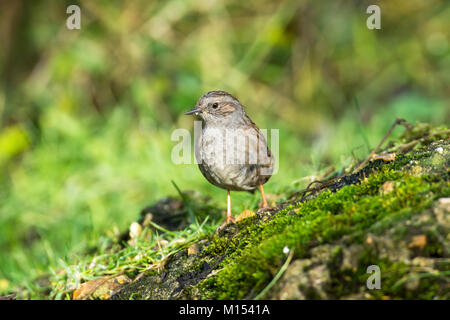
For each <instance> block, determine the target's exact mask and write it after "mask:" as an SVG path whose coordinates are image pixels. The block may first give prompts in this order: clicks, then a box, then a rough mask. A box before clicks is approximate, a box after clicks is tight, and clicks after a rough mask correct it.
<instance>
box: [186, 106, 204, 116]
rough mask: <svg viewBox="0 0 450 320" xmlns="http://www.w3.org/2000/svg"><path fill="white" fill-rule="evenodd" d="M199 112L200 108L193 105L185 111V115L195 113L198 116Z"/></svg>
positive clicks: (200, 111)
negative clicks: (192, 107)
mask: <svg viewBox="0 0 450 320" xmlns="http://www.w3.org/2000/svg"><path fill="white" fill-rule="evenodd" d="M200 113H202V110H201V109H200V108H198V107H195V108H194V109H191V110H189V111H188V112H186V113H185V115H190V114H195V115H196V116H198V115H199V114H200Z"/></svg>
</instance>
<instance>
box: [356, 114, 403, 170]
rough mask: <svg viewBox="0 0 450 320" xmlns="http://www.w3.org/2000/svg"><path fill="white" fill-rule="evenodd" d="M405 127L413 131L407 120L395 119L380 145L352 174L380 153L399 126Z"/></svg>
mask: <svg viewBox="0 0 450 320" xmlns="http://www.w3.org/2000/svg"><path fill="white" fill-rule="evenodd" d="M400 124H401V125H404V126H405V127H406V128H407V129H411V128H412V126H411V124H409V123H408V122H407V121H406V120H405V119H402V118H397V119H395V122H394V123H393V124H392V126H391V127H390V128H389V130H388V132H387V133H386V135H385V136H384V138H383V139H382V140H381V141H380V143H379V144H378V145H377V146H376V147H375V149H373V150H372V152H370V154H369V155H368V156H367V158H366V159H365V160H364V161H363V162H361V164H360V165H359V166H358V167H357V168H356V169H354V170H353V172H352V173H356V172H358V171H359V170H361V169H362V168H364V167H365V166H366V164H367V163H368V162H369V161H370V159H372V157H373V155H374V154H375V153H377V152H378V150H380V148H381V146H382V145H383V143H384V142H385V141H386V140H387V138H389V136H390V135H391V133H392V131H393V130H394V128H395V127H396V126H398V125H400Z"/></svg>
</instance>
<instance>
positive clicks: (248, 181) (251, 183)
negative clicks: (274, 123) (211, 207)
mask: <svg viewBox="0 0 450 320" xmlns="http://www.w3.org/2000/svg"><path fill="white" fill-rule="evenodd" d="M196 148H197V154H198V155H199V156H200V159H198V160H199V161H200V163H199V168H200V171H201V172H202V174H203V175H204V176H205V178H206V179H207V180H208V181H209V182H210V183H212V184H214V185H216V186H218V187H220V188H223V189H229V190H238V191H241V190H246V191H252V190H254V189H256V188H257V187H258V185H260V184H264V183H266V182H267V180H269V178H270V176H271V174H272V171H273V165H274V159H273V156H272V153H271V152H270V150H269V149H268V147H267V143H266V140H265V138H264V136H263V135H262V133H261V131H260V130H259V129H258V128H257V127H246V128H245V129H239V128H233V129H232V130H231V129H230V128H225V127H214V128H213V127H204V128H203V130H202V136H201V137H200V139H199V140H198V142H197V143H196Z"/></svg>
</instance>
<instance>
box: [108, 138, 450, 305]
mask: <svg viewBox="0 0 450 320" xmlns="http://www.w3.org/2000/svg"><path fill="white" fill-rule="evenodd" d="M449 153H450V145H449V140H448V138H446V139H442V140H438V141H434V142H432V143H430V144H428V145H426V146H424V147H422V148H420V149H418V150H415V151H409V152H408V153H403V154H401V153H400V154H397V155H396V157H395V160H393V161H386V160H385V159H379V160H375V161H371V162H370V163H369V164H368V165H367V166H365V167H364V168H363V169H362V170H360V171H358V172H356V173H354V174H351V175H347V176H344V177H341V178H338V179H336V180H335V181H334V182H333V183H332V184H331V185H328V186H327V187H326V188H323V189H321V190H317V191H316V192H313V193H311V194H309V195H308V196H307V197H304V198H303V199H300V198H298V199H295V198H294V199H292V201H289V202H286V203H282V204H279V205H278V206H277V207H275V208H272V209H270V210H267V211H264V212H260V213H257V214H256V215H253V216H251V217H248V218H246V219H242V220H241V221H239V222H238V223H236V224H234V223H233V224H230V225H228V226H226V227H225V228H224V229H222V230H220V231H218V232H216V233H215V234H214V235H212V236H210V237H209V238H208V239H205V240H202V241H200V242H198V243H195V244H193V245H192V246H191V247H189V248H186V249H183V250H181V251H178V252H177V253H175V254H174V255H172V256H170V257H168V258H167V259H166V261H165V263H164V266H163V267H162V268H161V269H160V270H158V271H151V272H147V273H143V274H140V275H139V276H138V277H137V278H136V279H134V281H133V282H131V283H129V284H127V285H125V286H124V287H123V288H122V289H121V290H120V291H119V292H118V293H116V294H115V295H113V296H112V297H111V298H112V299H254V298H264V299H449V298H450V292H449V275H450V263H449V262H450V260H449V256H450V248H449V237H450V236H449V229H450V215H449V211H450V198H449V196H450V184H449V169H448V168H449V166H448V165H449ZM369 266H375V267H374V268H375V269H374V270H379V273H378V274H375V273H373V272H370V270H372V269H370V268H369V270H368V267H369ZM377 268H378V269H377ZM368 271H369V272H368ZM375 272H377V271H375ZM377 276H379V283H378V285H376V286H375V287H373V286H372V285H371V284H370V282H371V281H372V280H373V277H377Z"/></svg>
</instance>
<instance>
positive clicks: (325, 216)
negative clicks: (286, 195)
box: [196, 158, 450, 299]
mask: <svg viewBox="0 0 450 320" xmlns="http://www.w3.org/2000/svg"><path fill="white" fill-rule="evenodd" d="M410 160H411V159H406V158H405V159H404V160H402V161H410ZM395 168H396V165H388V166H383V167H382V168H381V169H380V170H379V171H378V172H376V173H375V174H372V175H371V176H369V177H368V178H366V179H364V180H363V181H362V183H361V184H359V185H350V186H346V187H344V188H342V189H341V190H339V191H337V192H336V193H332V192H330V191H325V192H323V193H321V194H320V195H318V196H317V197H316V198H315V199H313V200H311V201H308V202H306V203H303V204H298V205H297V206H289V207H286V208H285V209H283V210H281V211H279V212H278V213H277V214H276V216H275V217H274V218H273V219H272V220H270V221H268V222H265V223H261V224H258V225H250V226H248V227H247V228H246V229H244V230H243V231H242V232H241V233H240V236H241V238H240V239H239V240H238V241H233V240H231V241H230V239H227V238H225V237H222V238H221V237H215V238H214V239H212V241H211V247H210V248H208V253H209V254H211V253H217V254H223V253H225V252H227V257H226V258H225V260H224V261H223V262H222V263H221V265H220V267H221V268H222V270H221V271H220V272H219V273H218V274H217V275H216V276H214V277H210V278H208V279H206V280H205V281H203V282H201V283H200V284H198V285H197V286H196V290H197V292H200V293H201V295H202V296H201V297H202V298H208V299H244V298H251V297H253V296H255V295H256V294H257V293H258V292H260V291H261V290H262V289H263V288H264V287H265V285H267V283H268V282H269V281H270V280H271V279H272V278H273V276H274V274H275V273H276V272H277V270H278V269H279V268H280V266H281V265H282V263H283V261H284V255H283V254H282V251H283V248H284V247H285V246H287V247H288V248H290V249H293V250H295V257H296V258H302V257H305V256H306V255H307V254H308V249H309V247H310V246H312V245H317V244H321V243H330V242H332V241H334V240H336V239H339V238H341V237H342V236H344V235H348V234H352V236H353V237H354V239H357V241H360V242H361V241H362V239H363V237H362V235H363V234H364V231H365V230H367V229H368V228H369V227H371V228H373V229H374V230H375V231H376V230H377V229H379V230H382V229H385V228H386V227H387V226H388V225H392V224H394V223H395V221H396V219H395V217H398V218H399V219H405V218H407V217H408V216H409V215H410V214H412V213H413V212H417V211H419V210H424V209H426V208H428V207H430V205H431V204H432V202H433V200H435V199H436V198H438V197H441V196H443V195H448V194H450V186H449V183H448V181H442V180H439V179H438V180H436V179H435V178H431V177H430V176H428V175H426V176H423V177H414V176H411V175H409V174H407V173H404V172H400V171H396V170H395ZM386 181H395V188H394V190H393V191H392V192H390V193H387V194H384V193H382V192H380V187H381V186H382V184H383V183H384V182H386ZM294 209H295V211H296V214H295V215H292V214H288V213H292V210H294ZM387 218H389V219H387ZM430 250H431V252H430V254H440V253H441V251H440V250H442V248H440V249H439V248H438V247H436V248H433V249H430ZM337 256H339V252H336V257H337ZM380 263H381V262H380ZM372 264H373V263H372ZM384 264H385V265H386V270H395V271H396V275H397V276H402V274H401V266H400V265H396V264H393V263H391V264H389V263H388V262H384ZM346 276H347V277H348V278H349V279H353V280H351V281H356V280H358V281H359V280H360V279H359V277H363V276H364V277H366V274H364V275H362V274H361V275H360V276H359V277H358V276H356V277H355V276H354V275H352V274H348V275H346ZM397 276H396V277H397ZM341 279H342V278H341ZM397 279H398V278H397ZM392 281H394V280H392ZM392 285H393V284H392ZM348 288H351V285H350V286H349V287H346V288H340V287H339V286H336V289H335V292H334V294H335V295H336V296H337V297H338V296H342V295H344V294H346V293H348V291H349V289H348ZM427 288H428V287H427ZM430 288H431V287H430ZM430 288H429V289H430ZM392 290H394V289H392ZM390 293H391V292H383V293H382V294H384V295H388V294H390ZM395 293H396V292H395V291H393V292H392V294H395ZM376 297H378V296H376Z"/></svg>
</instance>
